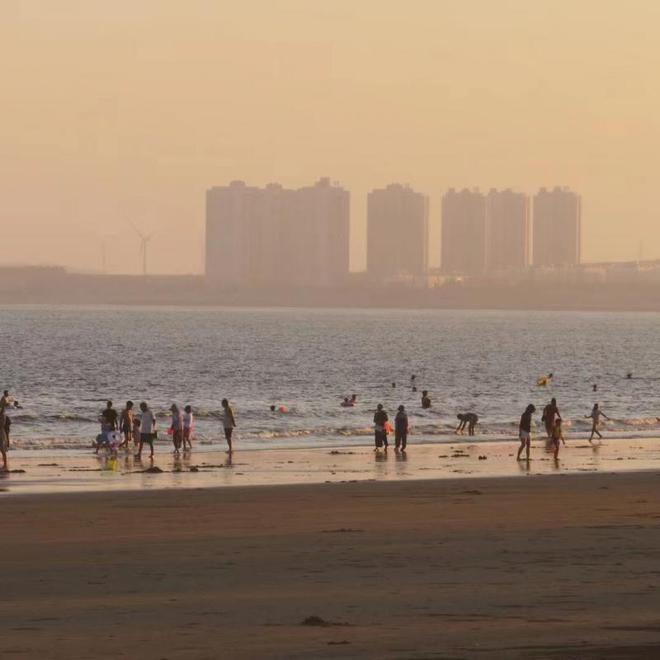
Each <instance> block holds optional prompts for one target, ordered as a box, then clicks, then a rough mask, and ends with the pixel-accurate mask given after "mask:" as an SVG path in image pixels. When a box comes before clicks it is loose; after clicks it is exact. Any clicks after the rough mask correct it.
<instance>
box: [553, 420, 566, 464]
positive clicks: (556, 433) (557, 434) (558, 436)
mask: <svg viewBox="0 0 660 660" xmlns="http://www.w3.org/2000/svg"><path fill="white" fill-rule="evenodd" d="M560 441H561V442H562V443H563V445H564V447H565V446H566V440H564V432H563V431H562V428H561V417H557V419H555V425H554V427H553V428H552V446H553V447H554V458H555V460H557V458H558V457H559V442H560Z"/></svg>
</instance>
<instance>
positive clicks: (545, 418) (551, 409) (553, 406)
mask: <svg viewBox="0 0 660 660" xmlns="http://www.w3.org/2000/svg"><path fill="white" fill-rule="evenodd" d="M557 417H560V415H559V408H558V407H557V399H555V398H554V397H553V398H552V399H551V401H550V403H549V404H548V405H547V406H546V407H545V408H544V409H543V415H541V421H542V422H543V424H544V426H545V432H546V434H547V436H548V440H550V439H552V430H553V429H554V428H555V420H556V419H557Z"/></svg>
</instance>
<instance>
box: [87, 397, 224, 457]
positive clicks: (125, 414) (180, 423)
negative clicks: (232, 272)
mask: <svg viewBox="0 0 660 660" xmlns="http://www.w3.org/2000/svg"><path fill="white" fill-rule="evenodd" d="M134 408H135V404H134V403H133V401H127V402H126V405H125V406H124V408H123V409H122V411H121V413H117V411H116V409H115V408H114V406H113V403H112V401H108V402H107V403H106V407H105V408H104V409H103V410H102V411H101V414H100V415H99V422H100V423H101V433H99V435H98V436H97V437H96V443H95V450H96V452H95V453H97V454H98V452H99V450H100V449H101V448H106V449H108V450H109V451H110V452H111V453H113V454H114V453H117V451H118V450H120V449H125V450H126V451H130V448H131V443H132V444H133V446H134V447H135V448H136V449H137V453H136V454H135V457H136V458H138V459H140V458H142V451H143V450H144V448H145V447H148V448H149V458H151V459H152V458H153V457H154V441H155V440H156V439H157V438H158V431H157V428H156V415H155V414H154V413H153V412H152V410H151V408H149V404H148V403H147V402H146V401H142V403H140V406H139V413H138V412H136V411H135V410H134ZM170 413H171V416H170V424H169V426H168V427H167V431H166V432H167V434H168V435H170V436H171V438H172V444H173V446H174V453H175V454H176V455H178V454H180V453H181V452H182V451H183V452H185V451H190V450H191V449H192V438H193V427H194V415H193V411H192V406H190V405H186V406H184V407H183V410H182V409H181V408H179V406H178V405H177V404H176V403H173V404H172V405H171V406H170ZM221 423H222V426H223V429H224V434H225V440H226V441H227V446H228V452H229V453H231V452H232V451H233V445H232V435H233V431H234V428H235V427H236V418H235V417H234V411H233V410H232V408H231V406H230V405H229V401H228V400H227V399H223V400H222V412H221Z"/></svg>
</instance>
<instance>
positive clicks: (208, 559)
mask: <svg viewBox="0 0 660 660" xmlns="http://www.w3.org/2000/svg"><path fill="white" fill-rule="evenodd" d="M433 450H434V451H435V452H437V453H441V450H442V448H438V447H437V446H436V447H433ZM457 460H458V459H457ZM465 460H467V459H465ZM482 462H483V461H482ZM12 476H13V475H12ZM156 476H163V475H154V478H155V477H156ZM659 485H660V470H655V471H645V472H630V473H616V474H612V473H594V474H562V473H559V474H555V475H538V476H534V477H529V478H527V477H526V478H511V477H499V478H492V477H483V478H474V477H463V478H460V479H455V478H454V479H451V478H450V479H444V480H438V479H435V480H427V481H418V480H409V481H405V480H402V481H392V482H380V483H370V482H359V483H320V484H294V485H280V486H250V487H240V486H239V487H235V488H207V489H194V490H193V489H172V490H153V491H141V492H137V491H128V492H121V493H115V492H97V493H68V494H50V495H47V496H46V495H40V494H37V495H34V494H32V495H18V496H12V495H11V494H8V493H5V494H4V495H3V496H2V497H3V502H2V519H3V532H4V533H3V543H2V555H3V566H4V571H3V589H2V591H3V598H2V602H1V603H0V617H1V620H2V622H3V625H2V635H1V636H0V656H1V657H3V658H71V659H74V658H90V657H109V658H119V657H125V658H154V659H161V658H168V659H174V658H379V659H380V658H393V659H394V658H401V659H407V660H412V659H421V658H435V659H440V658H442V659H449V658H507V659H508V658H512V659H515V658H585V659H587V658H588V659H592V658H593V659H596V658H653V657H659V656H660V619H659V616H660V582H659V580H658V576H659V575H660V569H659V568H658V566H659V562H658V560H659V559H660V525H659V521H660V497H659V496H658V487H659ZM310 617H318V619H315V618H311V619H310ZM306 620H307V621H308V623H311V624H314V623H316V624H319V625H304V622H305V621H306Z"/></svg>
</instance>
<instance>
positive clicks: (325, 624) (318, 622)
mask: <svg viewBox="0 0 660 660" xmlns="http://www.w3.org/2000/svg"><path fill="white" fill-rule="evenodd" d="M300 625H301V626H317V627H320V628H330V627H334V626H350V625H351V624H350V623H337V622H335V621H326V620H325V619H322V618H321V617H320V616H315V615H314V616H308V617H307V618H305V619H303V620H302V621H301V622H300Z"/></svg>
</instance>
